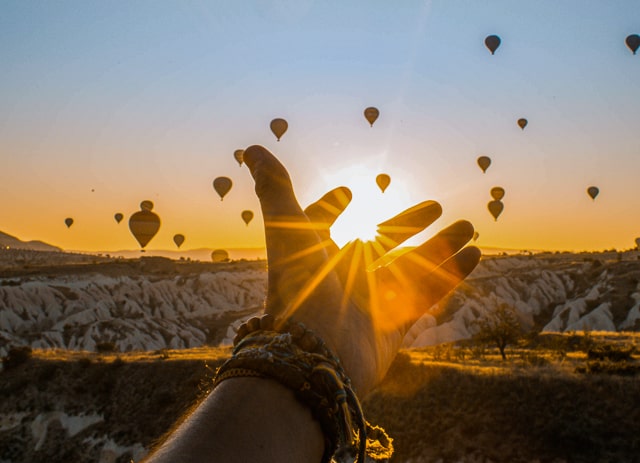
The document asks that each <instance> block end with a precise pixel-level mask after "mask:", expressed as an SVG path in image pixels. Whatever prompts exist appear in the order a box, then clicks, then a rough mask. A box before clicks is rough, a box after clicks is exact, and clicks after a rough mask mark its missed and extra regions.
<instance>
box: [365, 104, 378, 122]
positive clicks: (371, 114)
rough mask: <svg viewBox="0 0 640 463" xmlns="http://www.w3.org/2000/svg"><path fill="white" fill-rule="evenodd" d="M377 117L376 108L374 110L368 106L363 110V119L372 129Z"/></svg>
mask: <svg viewBox="0 0 640 463" xmlns="http://www.w3.org/2000/svg"><path fill="white" fill-rule="evenodd" d="M379 115H380V111H378V108H374V107H373V106H370V107H368V108H367V109H365V110H364V117H365V119H366V120H367V121H368V122H369V124H371V127H373V123H374V122H375V121H376V119H378V116H379Z"/></svg>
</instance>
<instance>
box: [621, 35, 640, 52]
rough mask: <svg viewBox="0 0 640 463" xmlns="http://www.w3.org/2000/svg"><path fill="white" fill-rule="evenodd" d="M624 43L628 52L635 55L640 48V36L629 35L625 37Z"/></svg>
mask: <svg viewBox="0 0 640 463" xmlns="http://www.w3.org/2000/svg"><path fill="white" fill-rule="evenodd" d="M624 41H625V42H626V44H627V47H629V50H631V51H632V52H633V54H634V55H635V54H636V51H638V48H640V35H638V34H631V35H629V36H627V38H626V39H625V40H624Z"/></svg>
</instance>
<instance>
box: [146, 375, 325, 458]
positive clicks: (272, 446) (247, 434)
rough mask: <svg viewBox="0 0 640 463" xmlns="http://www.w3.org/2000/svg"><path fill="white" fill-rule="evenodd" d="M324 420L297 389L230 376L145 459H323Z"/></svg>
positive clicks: (267, 380)
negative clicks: (302, 400)
mask: <svg viewBox="0 0 640 463" xmlns="http://www.w3.org/2000/svg"><path fill="white" fill-rule="evenodd" d="M323 451H324V439H323V434H322V430H321V428H320V424H319V423H318V422H317V421H316V420H314V419H313V417H312V416H311V412H310V410H309V409H308V408H307V407H305V406H304V405H302V404H301V403H300V402H299V401H298V400H297V399H296V398H295V396H294V395H293V392H292V391H290V390H289V389H287V388H285V387H284V386H282V385H280V384H279V383H277V382H276V381H273V380H270V379H263V378H231V379H228V380H226V381H223V382H221V383H220V384H219V385H218V387H216V389H215V390H214V391H213V392H212V393H211V394H210V395H209V396H208V397H207V398H206V399H205V400H204V401H203V402H202V403H201V404H200V405H199V406H198V407H197V408H196V409H195V411H194V412H193V413H192V414H191V415H190V416H189V417H187V419H186V420H185V421H184V422H183V423H182V424H181V425H180V426H179V427H178V428H177V429H176V430H175V431H174V432H173V433H172V434H171V435H170V437H169V439H168V440H167V441H166V442H165V443H164V444H163V445H162V446H161V447H160V448H159V449H158V450H157V451H156V452H155V453H154V454H153V455H152V456H151V457H150V458H149V459H148V460H147V462H149V463H165V462H167V463H169V462H170V463H178V462H202V463H205V462H207V463H209V462H225V463H234V462H238V463H240V462H247V461H252V462H261V463H270V462H273V463H282V462H283V461H295V462H309V463H316V462H320V460H321V458H322V453H323Z"/></svg>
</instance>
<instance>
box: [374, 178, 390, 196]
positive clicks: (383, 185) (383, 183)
mask: <svg viewBox="0 0 640 463" xmlns="http://www.w3.org/2000/svg"><path fill="white" fill-rule="evenodd" d="M376 183H377V184H378V188H380V191H382V192H383V193H384V190H386V189H387V187H388V186H389V184H390V183H391V177H389V176H388V175H387V174H379V175H378V176H377V177H376Z"/></svg>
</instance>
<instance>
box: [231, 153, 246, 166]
mask: <svg viewBox="0 0 640 463" xmlns="http://www.w3.org/2000/svg"><path fill="white" fill-rule="evenodd" d="M243 156H244V150H235V151H234V152H233V157H234V158H236V161H238V165H239V166H241V165H242V161H243V160H244V159H243Z"/></svg>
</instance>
